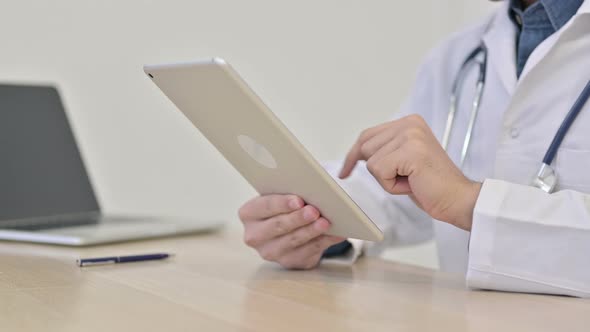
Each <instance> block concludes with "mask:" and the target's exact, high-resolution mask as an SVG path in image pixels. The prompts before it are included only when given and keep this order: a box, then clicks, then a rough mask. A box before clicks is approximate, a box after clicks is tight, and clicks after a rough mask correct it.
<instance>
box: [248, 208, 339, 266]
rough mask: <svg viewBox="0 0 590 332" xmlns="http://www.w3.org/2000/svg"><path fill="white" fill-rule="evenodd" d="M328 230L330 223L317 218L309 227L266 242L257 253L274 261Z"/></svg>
mask: <svg viewBox="0 0 590 332" xmlns="http://www.w3.org/2000/svg"><path fill="white" fill-rule="evenodd" d="M329 229H330V222H329V221H328V220H326V219H325V218H319V219H318V220H316V221H315V222H313V223H311V224H309V225H306V226H303V227H300V228H298V229H296V230H294V231H292V232H289V233H287V234H285V235H282V236H280V237H277V238H275V239H273V240H271V241H269V242H267V243H266V244H264V245H263V246H262V247H261V248H259V252H260V254H261V255H262V256H263V257H264V258H265V259H268V260H275V259H278V258H279V257H282V256H283V255H285V254H287V253H288V252H290V251H292V250H293V249H295V248H297V247H300V246H302V245H305V244H306V243H308V242H309V241H311V240H313V239H315V238H316V237H318V236H320V235H322V234H324V233H326V232H327V231H328V230H329Z"/></svg>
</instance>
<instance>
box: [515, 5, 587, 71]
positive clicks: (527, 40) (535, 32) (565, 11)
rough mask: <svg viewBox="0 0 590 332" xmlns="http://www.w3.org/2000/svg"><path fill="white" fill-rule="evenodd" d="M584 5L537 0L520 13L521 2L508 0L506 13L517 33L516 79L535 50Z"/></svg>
mask: <svg viewBox="0 0 590 332" xmlns="http://www.w3.org/2000/svg"><path fill="white" fill-rule="evenodd" d="M583 2H584V0H539V1H537V2H535V3H534V4H532V5H531V6H529V7H528V8H527V9H525V10H523V9H522V8H523V6H522V3H521V0H510V6H509V7H510V9H509V13H508V14H509V15H510V18H511V19H512V21H513V22H514V23H515V24H516V26H517V27H518V31H519V32H518V35H517V38H516V40H517V41H516V71H517V73H516V74H517V76H518V77H520V74H521V73H522V70H523V69H524V66H525V64H526V62H527V60H528V58H529V56H530V55H531V53H533V51H534V49H535V48H536V47H537V46H539V44H541V42H543V41H544V40H545V39H546V38H547V37H549V36H551V35H552V34H553V33H554V32H556V31H557V30H559V29H560V28H561V27H563V26H564V25H565V24H566V23H567V21H569V20H570V19H571V18H572V17H573V16H574V15H575V14H576V12H577V11H578V9H579V8H580V6H581V5H582V3H583Z"/></svg>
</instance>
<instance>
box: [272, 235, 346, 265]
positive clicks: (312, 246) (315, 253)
mask: <svg viewBox="0 0 590 332" xmlns="http://www.w3.org/2000/svg"><path fill="white" fill-rule="evenodd" d="M342 241H344V238H342V237H339V236H330V235H321V236H319V237H317V238H315V239H313V240H312V241H310V242H308V243H306V244H305V245H303V246H300V247H298V248H297V249H295V250H292V251H290V252H289V253H288V254H286V255H284V256H282V257H281V258H280V259H279V263H280V264H281V265H282V266H284V267H286V268H288V269H306V270H307V269H311V268H314V267H316V266H317V265H318V264H319V262H320V260H321V258H322V254H323V253H324V251H326V249H328V248H329V247H331V246H333V245H335V244H337V243H340V242H342Z"/></svg>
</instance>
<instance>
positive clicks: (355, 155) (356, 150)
mask: <svg viewBox="0 0 590 332" xmlns="http://www.w3.org/2000/svg"><path fill="white" fill-rule="evenodd" d="M361 159H362V153H361V147H360V145H359V143H358V142H357V143H355V144H354V145H353V146H352V148H351V149H350V151H349V152H348V153H347V154H346V159H345V160H344V165H343V166H342V169H341V170H340V174H339V175H338V177H339V178H341V179H346V178H347V177H349V176H350V174H351V173H352V171H353V170H354V168H355V167H356V164H357V163H358V161H359V160H361Z"/></svg>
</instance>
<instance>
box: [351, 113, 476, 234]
mask: <svg viewBox="0 0 590 332" xmlns="http://www.w3.org/2000/svg"><path fill="white" fill-rule="evenodd" d="M359 160H366V161H367V169H368V170H369V172H371V174H372V175H373V176H374V177H375V179H377V181H378V182H379V184H380V185H381V186H382V187H383V189H385V190H386V191H387V192H389V193H390V194H394V195H399V194H405V195H410V197H411V198H412V199H413V200H414V202H416V204H417V205H418V206H419V207H420V208H421V209H423V210H424V211H425V212H426V213H428V214H429V215H430V216H431V217H433V218H435V219H438V220H441V221H444V222H447V223H450V224H452V225H455V226H457V227H459V228H461V229H464V230H467V231H469V230H471V224H472V218H473V209H474V207H475V202H476V201H477V197H478V196H479V191H480V189H481V183H478V182H473V181H471V180H469V179H468V178H466V177H465V176H464V175H463V173H462V172H461V170H460V169H459V168H457V166H455V164H454V163H453V161H452V160H451V159H450V158H449V156H448V155H447V153H446V152H445V150H444V149H443V148H442V146H441V145H440V143H439V142H438V140H437V139H436V137H435V136H434V134H433V133H432V130H431V129H430V127H429V126H428V125H427V124H426V122H425V121H424V119H423V118H422V117H420V116H418V115H410V116H406V117H404V118H401V119H399V120H396V121H391V122H388V123H385V124H382V125H379V126H377V127H373V128H370V129H367V130H365V131H364V132H363V133H362V134H361V135H360V137H359V138H358V140H357V142H356V143H355V144H354V145H353V147H352V149H351V150H350V152H349V153H348V155H347V157H346V161H345V163H344V166H343V168H342V171H341V172H340V178H342V179H344V178H347V177H348V176H349V175H350V174H351V173H352V171H353V169H354V167H355V166H356V164H357V162H358V161H359Z"/></svg>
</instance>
